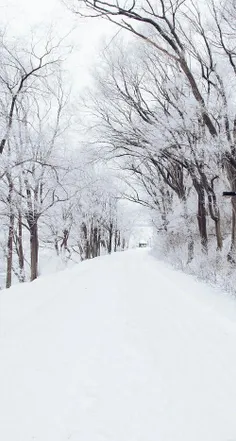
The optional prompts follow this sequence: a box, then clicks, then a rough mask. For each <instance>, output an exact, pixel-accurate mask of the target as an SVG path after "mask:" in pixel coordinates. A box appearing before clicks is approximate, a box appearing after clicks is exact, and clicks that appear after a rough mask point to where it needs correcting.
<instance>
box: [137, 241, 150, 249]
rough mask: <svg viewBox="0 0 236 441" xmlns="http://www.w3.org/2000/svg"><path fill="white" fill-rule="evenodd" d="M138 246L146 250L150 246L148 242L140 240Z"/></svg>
mask: <svg viewBox="0 0 236 441" xmlns="http://www.w3.org/2000/svg"><path fill="white" fill-rule="evenodd" d="M138 246H139V248H146V247H147V246H148V243H147V241H146V240H140V241H139V244H138Z"/></svg>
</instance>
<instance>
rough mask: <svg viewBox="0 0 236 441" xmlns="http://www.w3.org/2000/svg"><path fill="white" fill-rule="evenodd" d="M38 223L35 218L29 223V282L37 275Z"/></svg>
mask: <svg viewBox="0 0 236 441" xmlns="http://www.w3.org/2000/svg"><path fill="white" fill-rule="evenodd" d="M38 251H39V242H38V223H37V221H36V220H35V221H34V222H32V224H31V225H30V264H31V276H30V280H31V282H32V281H33V280H35V279H37V277H38Z"/></svg>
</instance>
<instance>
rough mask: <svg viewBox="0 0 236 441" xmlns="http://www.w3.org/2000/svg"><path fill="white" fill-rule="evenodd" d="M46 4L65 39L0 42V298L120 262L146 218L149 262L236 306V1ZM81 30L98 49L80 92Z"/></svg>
mask: <svg viewBox="0 0 236 441" xmlns="http://www.w3.org/2000/svg"><path fill="white" fill-rule="evenodd" d="M58 2H59V3H60V7H61V8H63V10H64V11H65V14H67V17H68V20H67V21H69V27H70V30H69V31H67V30H66V31H65V32H64V30H60V32H59V30H58V29H54V27H53V26H49V27H48V28H47V29H46V30H45V28H43V29H42V28H40V27H37V28H35V29H33V30H32V31H31V32H29V33H28V34H27V35H24V36H21V38H16V37H15V36H14V33H12V31H10V30H8V26H2V30H1V35H0V51H1V65H0V90H1V92H0V100H1V113H0V127H1V132H0V133H1V139H0V153H1V158H0V176H1V179H0V195H1V196H0V204H1V209H0V215H1V226H2V227H1V235H0V287H1V288H4V287H7V288H9V287H10V286H11V285H12V283H18V282H25V281H29V280H31V281H32V280H34V279H36V278H37V277H38V276H39V275H40V274H41V267H42V263H41V262H45V259H47V258H48V256H54V257H55V259H57V260H56V261H57V265H59V266H60V265H61V267H63V266H66V265H68V264H69V263H70V262H79V261H81V260H85V259H90V258H93V257H96V256H99V255H100V254H106V253H111V252H115V251H121V250H124V249H126V248H127V247H128V246H129V240H130V236H131V234H132V229H133V228H134V225H135V222H137V219H138V218H139V217H140V213H145V216H147V217H148V219H149V222H150V225H151V226H152V229H153V235H154V251H153V252H155V254H156V255H158V257H160V258H161V259H162V260H166V261H168V262H169V263H171V264H172V265H173V266H175V267H177V268H180V269H181V270H184V271H186V272H188V273H191V274H194V275H196V276H197V277H199V278H201V279H204V280H208V281H210V282H211V283H213V284H217V285H219V286H221V287H223V288H224V289H226V290H228V291H231V292H235V282H236V276H235V265H236V199H235V198H234V197H232V198H225V197H223V196H222V194H223V191H236V106H235V104H236V49H235V47H236V24H235V23H236V4H235V1H234V0H227V1H221V0H207V1H203V0H202V1H201V0H198V1H192V0H182V1H181V0H158V1H152V0H137V1H136V0H128V1H113V0H111V2H109V1H107V2H104V1H100V0H96V1H95V0H94V1H93V0H83V1H82V0H64V1H61V2H60V0H58ZM70 19H71V24H70ZM80 22H83V23H84V22H86V26H87V28H88V29H89V30H90V32H91V33H92V31H93V26H94V23H100V26H101V27H103V23H104V24H105V23H106V24H107V23H109V35H108V37H106V39H105V40H104V39H103V40H101V42H100V50H99V51H98V54H97V56H96V57H94V61H93V65H92V69H90V71H91V72H90V80H89V84H87V85H86V87H83V88H82V90H81V89H80V90H79V92H78V91H75V88H74V87H73V79H72V75H71V72H70V70H69V69H68V60H70V59H71V58H70V57H71V56H73V59H76V57H78V58H79V57H80V48H77V42H75V38H74V37H73V35H74V32H76V29H77V28H78V27H79V26H80ZM74 69H76V67H74ZM74 75H76V72H74ZM78 76H79V72H78ZM133 207H134V208H133ZM136 207H141V208H140V210H141V211H139V209H137V208H136Z"/></svg>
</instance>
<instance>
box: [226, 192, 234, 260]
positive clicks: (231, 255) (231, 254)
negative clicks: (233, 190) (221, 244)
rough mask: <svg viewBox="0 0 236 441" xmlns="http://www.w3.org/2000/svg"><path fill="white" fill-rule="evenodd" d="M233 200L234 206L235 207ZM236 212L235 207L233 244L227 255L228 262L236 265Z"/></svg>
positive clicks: (232, 231)
mask: <svg viewBox="0 0 236 441" xmlns="http://www.w3.org/2000/svg"><path fill="white" fill-rule="evenodd" d="M233 199H234V198H232V205H234V202H233ZM235 230H236V210H235V209H234V207H232V226H231V243H230V249H229V252H228V254H227V260H228V262H230V263H235V239H236V234H235V232H236V231H235Z"/></svg>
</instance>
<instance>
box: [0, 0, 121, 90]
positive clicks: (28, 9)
mask: <svg viewBox="0 0 236 441" xmlns="http://www.w3.org/2000/svg"><path fill="white" fill-rule="evenodd" d="M0 23H1V24H4V25H5V26H7V30H8V33H10V34H12V35H14V36H18V35H19V36H20V35H24V36H25V35H27V33H29V32H30V30H31V29H33V28H35V27H38V26H42V25H45V26H47V25H50V24H51V23H53V28H54V29H55V32H57V33H59V35H61V36H62V35H65V34H66V33H67V32H68V31H69V30H71V29H72V28H75V30H74V31H73V32H72V34H71V40H72V42H73V44H74V45H75V47H76V49H75V51H74V54H73V55H72V56H70V58H69V60H68V67H69V70H70V71H71V75H72V78H73V80H74V82H75V83H76V87H78V88H81V87H82V86H83V85H87V84H88V83H89V69H90V68H91V66H92V65H93V63H94V61H95V59H96V58H97V55H98V53H99V51H100V50H101V39H102V38H107V39H108V41H109V39H111V38H112V36H113V35H114V34H115V33H116V32H117V29H116V28H115V26H112V25H111V24H110V23H108V22H106V21H105V20H97V19H81V18H79V17H77V16H75V15H74V14H72V13H71V12H70V11H67V10H66V8H65V7H64V6H63V5H62V4H61V2H60V0H39V1H38V0H0Z"/></svg>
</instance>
